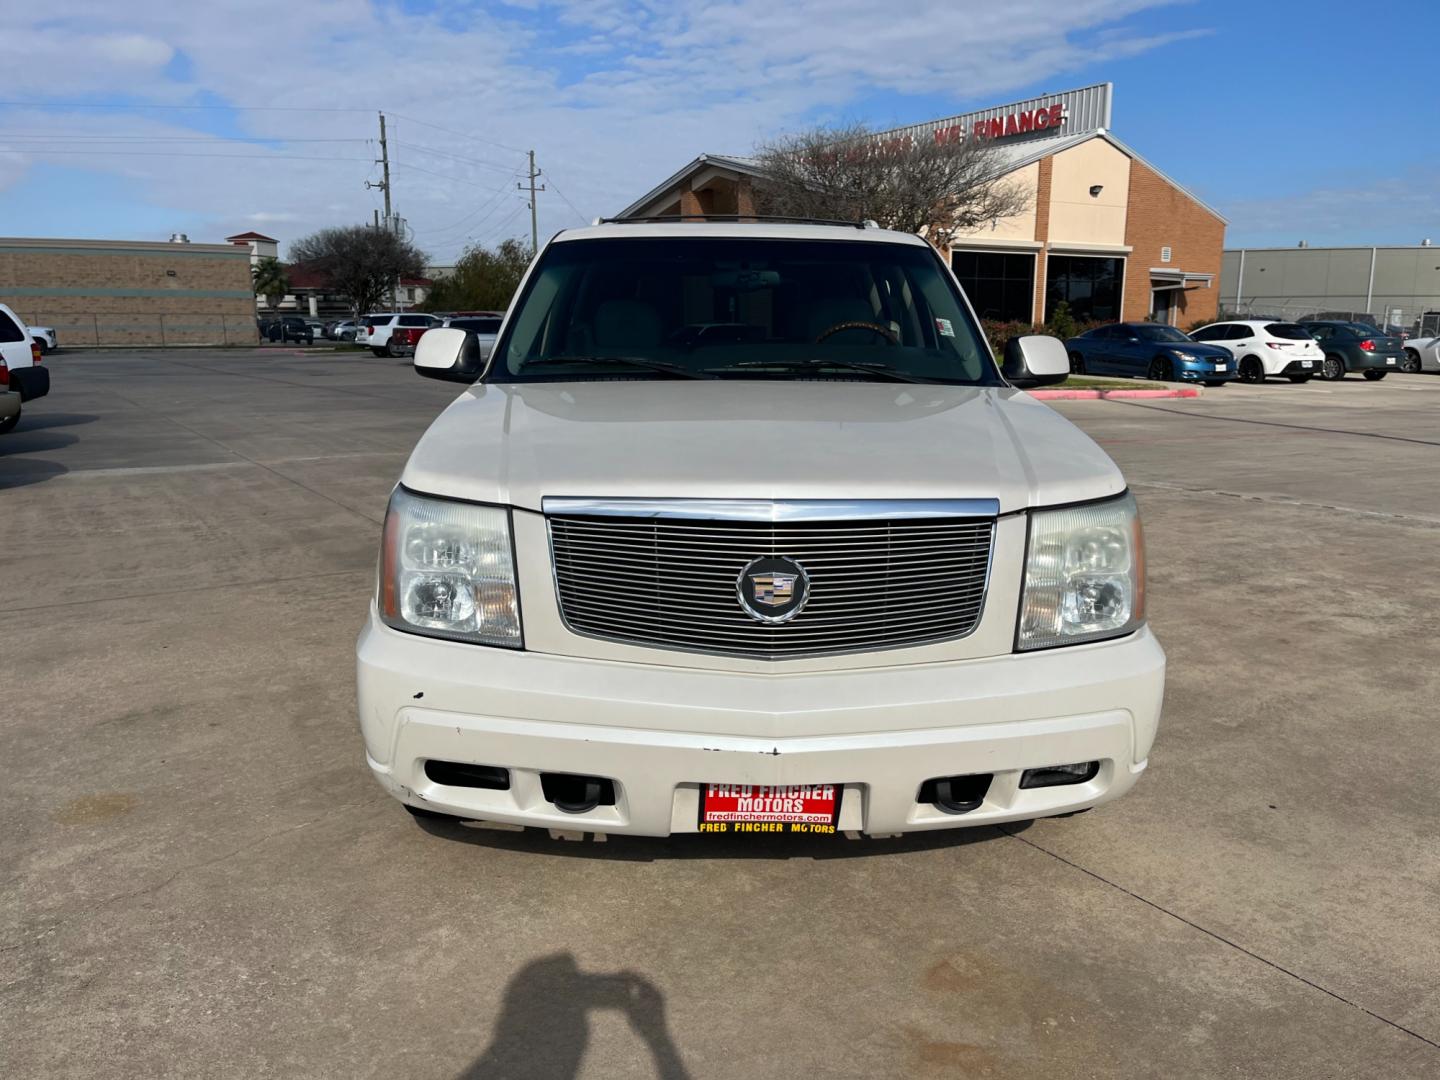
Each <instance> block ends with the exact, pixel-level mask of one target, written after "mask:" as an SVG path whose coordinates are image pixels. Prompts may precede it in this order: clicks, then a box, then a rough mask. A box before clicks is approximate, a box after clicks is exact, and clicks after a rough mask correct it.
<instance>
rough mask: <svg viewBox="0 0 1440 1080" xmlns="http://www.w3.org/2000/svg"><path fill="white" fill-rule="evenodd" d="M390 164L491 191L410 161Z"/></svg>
mask: <svg viewBox="0 0 1440 1080" xmlns="http://www.w3.org/2000/svg"><path fill="white" fill-rule="evenodd" d="M351 160H354V161H361V160H363V159H362V158H353V159H351ZM390 164H391V165H394V166H395V167H396V168H397V169H414V170H415V171H416V172H422V173H425V174H426V175H427V176H438V177H439V178H440V179H441V180H452V181H454V182H455V183H457V184H468V185H469V186H470V187H478V188H484V189H485V190H486V191H489V190H490V188H489V186H488V185H486V184H477V183H476V182H475V181H474V180H466V179H464V178H463V177H459V176H450V175H448V174H447V173H439V172H435V170H433V169H423V168H421V167H420V166H419V165H412V164H410V162H408V161H392V162H391V163H390ZM510 175H511V176H519V175H520V174H519V173H518V172H512V173H511V174H510Z"/></svg>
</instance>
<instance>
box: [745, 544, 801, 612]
mask: <svg viewBox="0 0 1440 1080" xmlns="http://www.w3.org/2000/svg"><path fill="white" fill-rule="evenodd" d="M735 592H736V595H737V596H739V598H740V606H741V607H742V608H744V609H745V614H747V615H749V616H750V617H751V618H752V619H755V620H756V621H757V622H763V623H782V622H787V621H789V620H790V619H793V618H794V617H795V616H796V615H799V614H800V609H801V608H803V607H804V606H805V601H806V600H808V599H809V598H810V576H809V575H808V574H806V573H805V568H804V567H803V566H801V565H800V564H799V563H797V562H796V561H795V560H794V559H777V558H765V559H756V560H754V561H753V562H751V563H750V564H749V565H747V566H746V567H745V569H744V570H741V571H740V576H739V577H738V578H737V579H736V580H735Z"/></svg>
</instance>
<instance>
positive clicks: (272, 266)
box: [250, 258, 290, 311]
mask: <svg viewBox="0 0 1440 1080" xmlns="http://www.w3.org/2000/svg"><path fill="white" fill-rule="evenodd" d="M250 276H251V277H252V278H254V280H255V292H256V293H258V294H259V295H260V296H263V297H265V306H266V307H268V308H270V309H271V310H272V311H273V310H274V309H275V308H278V307H279V306H280V301H281V300H283V299H284V298H285V294H286V293H288V292H289V291H290V278H289V277H288V276H287V275H286V273H285V264H284V263H282V262H281V261H280V260H279V259H274V258H269V259H261V260H260V261H259V262H258V263H256V264H255V266H254V267H253V268H252V269H251V270H250Z"/></svg>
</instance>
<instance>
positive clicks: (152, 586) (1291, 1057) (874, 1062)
mask: <svg viewBox="0 0 1440 1080" xmlns="http://www.w3.org/2000/svg"><path fill="white" fill-rule="evenodd" d="M47 365H48V366H50V367H51V370H52V377H53V389H52V392H51V395H50V396H49V397H48V398H46V399H44V400H42V401H39V402H34V403H32V404H31V405H29V406H27V408H26V414H25V417H24V419H22V421H21V424H20V426H19V428H17V430H16V431H15V432H13V433H11V434H10V435H7V436H0V552H3V556H0V566H3V567H4V571H5V572H4V574H3V575H0V652H3V657H4V663H3V666H0V750H3V758H0V761H3V766H0V767H3V783H0V1076H4V1077H6V1078H10V1077H16V1078H21V1077H24V1078H28V1077H101V1076H103V1077H107V1078H109V1077H147V1078H150V1077H195V1076H216V1077H220V1076H224V1077H271V1076H273V1077H392V1076H397V1075H404V1076H406V1077H411V1078H428V1077H449V1078H456V1077H546V1078H550V1077H556V1078H565V1080H569V1078H571V1077H584V1078H597V1077H612V1076H626V1077H630V1076H639V1077H644V1076H660V1077H667V1078H677V1077H696V1078H701V1077H731V1076H737V1075H744V1076H754V1077H772V1076H774V1077H778V1076H796V1075H807V1076H816V1077H918V1078H932V1077H981V1076H983V1077H1035V1076H1046V1077H1150V1076H1154V1077H1220V1076H1224V1077H1266V1078H1271V1080H1279V1078H1290V1077H1293V1078H1305V1080H1310V1078H1314V1077H1327V1078H1328V1077H1377V1078H1378V1077H1385V1078H1390V1080H1394V1078H1402V1077H1405V1078H1408V1077H1416V1078H1419V1077H1435V1076H1440V827H1437V822H1440V816H1437V813H1436V809H1435V808H1436V798H1437V797H1436V777H1437V776H1440V738H1437V736H1436V717H1435V708H1436V702H1437V701H1440V666H1437V665H1436V663H1435V656H1436V647H1437V645H1436V643H1437V640H1440V616H1437V613H1440V584H1437V579H1436V575H1435V573H1434V570H1433V565H1434V563H1435V557H1436V553H1437V552H1440V483H1437V481H1436V477H1437V475H1440V377H1437V376H1425V375H1420V376H1398V375H1396V376H1391V377H1390V378H1389V379H1387V380H1385V381H1384V382H1382V383H1377V384H1372V383H1366V382H1363V381H1361V380H1360V379H1358V378H1351V379H1347V380H1345V381H1344V382H1342V383H1338V384H1318V383H1311V384H1309V385H1307V386H1304V387H1298V386H1292V385H1290V384H1288V383H1276V384H1273V385H1271V384H1267V385H1264V386H1259V387H1249V386H1238V385H1237V386H1227V387H1225V388H1223V389H1220V390H1214V391H1209V392H1207V394H1206V395H1205V397H1203V398H1201V399H1199V400H1175V401H1153V402H1149V401H1146V402H1119V401H1111V402H1103V401H1095V402H1060V403H1056V407H1057V408H1059V409H1060V411H1062V412H1063V413H1065V415H1067V416H1069V417H1070V418H1071V419H1073V420H1074V421H1075V422H1076V423H1078V424H1079V425H1080V426H1081V427H1083V428H1084V429H1085V430H1087V431H1088V432H1089V433H1090V434H1091V435H1093V436H1094V437H1095V438H1096V439H1098V440H1099V441H1100V443H1101V444H1102V445H1103V446H1104V447H1105V448H1106V449H1107V450H1108V451H1109V452H1110V453H1111V454H1112V455H1113V456H1114V457H1115V458H1116V460H1117V461H1118V462H1119V463H1120V465H1121V466H1122V468H1123V469H1124V470H1125V472H1126V475H1127V477H1128V478H1129V480H1130V482H1131V484H1132V487H1133V490H1134V491H1135V493H1136V496H1137V498H1138V500H1139V502H1140V506H1141V509H1142V513H1143V515H1144V519H1145V528H1146V532H1147V537H1148V554H1149V575H1150V610H1151V619H1152V623H1153V625H1154V627H1155V630H1156V633H1157V635H1158V636H1159V637H1160V639H1161V641H1162V643H1163V644H1164V645H1165V647H1166V649H1167V651H1168V653H1169V657H1170V674H1169V684H1168V689H1167V699H1166V708H1165V715H1164V718H1163V720H1162V725H1161V731H1160V735H1159V739H1158V741H1157V743H1156V746H1155V749H1154V753H1153V754H1152V756H1151V759H1150V761H1151V764H1150V768H1149V770H1148V771H1147V773H1146V775H1145V776H1144V777H1143V779H1142V780H1141V783H1140V784H1139V786H1138V787H1137V788H1136V789H1135V791H1134V792H1133V793H1132V794H1130V795H1129V796H1127V797H1126V798H1124V799H1122V800H1120V801H1118V802H1116V803H1114V804H1111V805H1107V806H1105V807H1102V808H1100V809H1098V810H1095V811H1093V812H1091V813H1087V814H1083V815H1079V816H1076V817H1071V818H1064V819H1049V820H1041V821H1037V822H1035V823H1033V824H1030V825H1029V826H1028V827H1024V826H1007V827H1005V828H1003V829H979V830H961V831H956V832H950V833H939V834H937V833H930V834H924V835H921V836H918V837H915V838H900V839H893V840H845V839H831V838H824V839H820V838H815V839H808V840H807V839H802V838H784V837H782V838H765V839H763V840H759V841H749V842H747V841H744V840H737V839H736V838H717V837H700V836H690V837H677V838H672V839H670V840H664V841H659V840H638V839H627V838H619V837H617V838H612V839H610V840H609V841H608V842H606V843H595V842H588V841H587V842H582V843H574V842H566V841H560V840H554V839H551V838H550V837H549V836H548V835H546V834H544V833H536V832H517V831H512V830H507V829H500V828H485V827H476V826H448V825H439V826H432V827H421V826H420V825H419V824H417V823H416V822H415V821H414V820H412V819H411V818H410V816H409V815H407V814H406V813H404V811H403V810H402V809H401V808H400V807H399V806H398V805H397V804H396V803H394V802H393V801H392V800H391V799H390V798H389V797H388V796H386V795H385V794H383V793H382V792H381V791H380V789H379V788H378V787H377V786H376V785H375V783H374V782H373V780H372V779H371V778H370V776H369V775H368V773H367V770H366V769H365V766H364V761H363V756H362V747H361V742H360V738H359V734H358V732H357V729H356V723H355V717H354V707H355V706H354V685H353V680H354V660H353V645H354V639H355V635H356V632H357V631H358V629H359V627H360V624H361V622H362V620H363V618H364V613H365V609H366V605H367V603H368V599H369V595H370V590H371V587H372V580H373V573H374V562H375V553H376V545H377V542H378V539H379V529H380V522H381V516H382V514H383V510H384V505H385V499H386V496H387V494H388V491H389V488H390V486H391V484H392V483H393V482H394V480H395V478H396V477H397V475H398V474H399V471H400V469H401V467H402V465H403V463H404V461H405V458H406V455H407V454H408V452H409V449H410V447H411V446H412V445H413V444H414V442H415V440H416V439H417V438H418V437H419V435H420V434H421V432H422V431H423V430H424V429H425V427H426V425H427V424H428V422H429V421H430V419H431V418H432V417H433V416H434V415H435V414H436V413H437V412H438V411H439V410H440V409H441V408H443V407H444V405H445V404H446V403H447V402H448V401H449V400H451V399H452V398H453V397H454V395H455V393H456V392H457V388H456V387H454V386H453V385H450V384H444V383H437V382H431V381H427V380H423V379H419V378H416V377H415V376H414V375H413V374H412V373H410V372H409V371H408V370H407V369H406V366H405V364H404V363H403V362H400V361H393V360H378V359H375V358H373V357H371V356H369V355H368V354H342V353H333V354H325V353H311V354H306V355H301V354H299V353H295V352H290V351H286V350H277V349H266V350H263V351H262V350H253V351H252V350H233V351H219V350H216V351H213V352H204V351H195V352H190V351H187V352H178V351H177V352H170V353H161V352H158V351H157V352H128V353H122V352H87V353H75V354H67V353H63V352H62V353H60V354H57V355H54V356H52V357H49V358H47Z"/></svg>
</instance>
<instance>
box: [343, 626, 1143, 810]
mask: <svg viewBox="0 0 1440 1080" xmlns="http://www.w3.org/2000/svg"><path fill="white" fill-rule="evenodd" d="M356 651H357V660H358V692H359V693H358V697H359V714H360V728H361V732H362V734H363V735H364V739H365V748H366V758H367V761H368V763H369V765H370V768H371V770H372V772H374V774H375V777H376V779H377V780H379V781H380V783H381V784H382V785H383V786H384V787H385V788H386V789H387V790H388V791H389V792H390V793H391V794H392V795H394V796H395V797H396V798H397V799H400V800H401V801H403V802H405V803H408V804H410V805H411V806H416V807H424V808H428V809H432V810H437V811H440V812H443V813H449V814H455V815H457V816H460V817H469V818H478V819H483V820H488V821H500V822H509V823H513V824H519V825H533V826H540V827H548V828H555V829H570V830H582V831H594V832H605V833H608V832H614V833H632V834H637V835H644V836H665V835H668V834H670V833H681V832H697V831H698V810H699V794H700V785H701V784H704V783H740V784H780V785H783V784H806V785H808V784H837V785H843V789H844V790H843V796H842V802H841V808H840V819H839V822H838V825H839V828H840V829H841V830H846V831H848V830H857V831H863V832H867V833H898V832H907V831H912V830H923V829H943V828H953V827H958V826H967V825H984V824H994V823H997V822H1003V821H1015V820H1021V819H1026V818H1033V817H1037V816H1043V815H1047V814H1060V813H1066V812H1069V811H1073V810H1081V809H1084V808H1086V807H1090V806H1095V805H1098V804H1099V803H1103V802H1107V801H1109V800H1110V799H1114V798H1116V797H1118V796H1120V795H1122V794H1124V793H1125V792H1126V791H1128V790H1129V789H1130V787H1131V786H1132V785H1133V784H1134V783H1135V781H1136V779H1137V778H1138V777H1139V775H1140V773H1141V772H1142V771H1143V770H1144V768H1145V764H1146V758H1147V755H1148V754H1149V751H1150V745H1151V742H1152V741H1153V739H1154V736H1155V728H1156V725H1157V723H1158V721H1159V717H1160V704H1161V697H1162V694H1163V690H1164V681H1165V654H1164V652H1163V651H1162V650H1161V648H1160V645H1159V643H1158V642H1157V641H1156V640H1155V638H1154V636H1153V635H1152V634H1151V633H1150V630H1149V628H1148V627H1146V628H1142V629H1141V630H1140V631H1138V632H1137V633H1135V634H1132V635H1130V636H1129V637H1127V638H1123V639H1120V640H1118V641H1112V642H1102V643H1097V644H1093V645H1077V646H1070V647H1067V648H1061V649H1052V650H1046V651H1041V652H1035V653H1029V654H1013V655H1006V656H997V657H990V658H985V659H978V660H965V661H958V662H953V663H937V664H911V665H905V666H897V667H889V668H866V669H858V670H846V671H819V672H804V673H794V674H776V675H769V674H759V675H757V674H750V673H739V672H725V671H713V670H707V669H698V668H684V667H660V666H649V665H641V664H632V663H619V662H615V661H605V660H590V659H581V658H574V657H565V656H555V655H550V654H544V653H534V652H522V651H512V650H507V649H500V648H488V647H485V646H475V645H467V644H460V643H456V642H447V641H441V640H437V639H431V638H424V637H420V636H417V635H412V634H406V633H401V632H399V631H396V630H393V629H391V628H389V627H387V626H385V625H383V624H382V623H380V621H379V620H378V619H377V618H376V616H375V612H374V610H373V608H372V610H371V615H370V620H369V622H368V623H367V624H366V626H365V629H364V630H363V631H362V632H361V634H360V640H359V642H358V643H357V646H356ZM431 759H436V760H440V761H450V762H464V763H468V764H475V765H491V766H500V767H503V768H506V769H508V770H510V787H509V789H508V790H489V789H481V788H469V787H453V786H446V785H441V784H437V783H435V782H433V781H431V780H430V779H429V778H428V777H427V776H426V774H425V763H426V761H427V760H431ZM1082 761H1098V762H1100V770H1099V773H1098V774H1097V775H1096V776H1095V777H1094V779H1092V780H1089V781H1086V782H1085V783H1081V784H1072V785H1065V786H1061V787H1047V788H1033V789H1022V788H1021V787H1020V786H1019V785H1020V776H1021V773H1022V772H1023V771H1024V770H1025V769H1031V768H1039V767H1043V766H1049V765H1058V764H1066V763H1071V762H1082ZM542 772H546V773H578V774H584V775H590V776H598V777H604V778H607V779H610V780H613V781H614V784H615V805H613V806H597V807H595V808H594V809H592V810H589V811H587V812H585V813H581V814H570V813H565V812H563V811H561V810H559V809H558V808H557V807H556V806H555V805H554V804H553V803H550V802H548V801H546V799H545V797H544V794H543V792H542V789H541V781H540V774H541V773H542ZM972 773H992V774H993V775H994V779H993V780H992V782H991V784H990V788H989V791H988V793H987V794H986V797H985V800H984V802H983V803H982V804H981V805H980V806H979V807H978V808H977V809H975V810H973V811H971V812H970V813H968V814H964V815H955V814H951V813H947V812H945V811H943V810H941V809H939V808H938V807H936V806H934V805H932V804H929V803H920V802H919V801H918V800H917V796H918V793H919V789H920V785H921V784H922V783H923V782H924V781H925V780H927V779H931V778H934V777H943V776H951V775H960V774H972Z"/></svg>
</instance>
